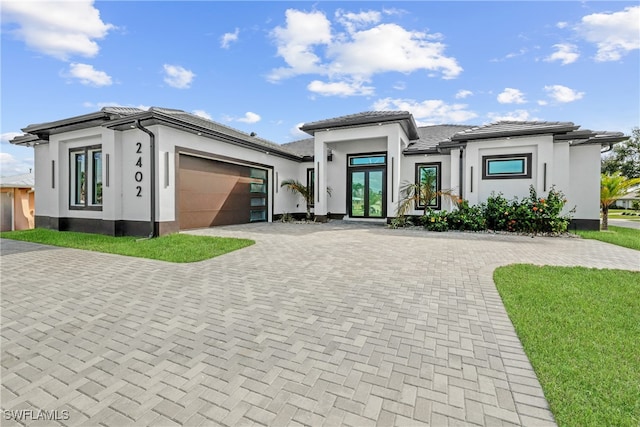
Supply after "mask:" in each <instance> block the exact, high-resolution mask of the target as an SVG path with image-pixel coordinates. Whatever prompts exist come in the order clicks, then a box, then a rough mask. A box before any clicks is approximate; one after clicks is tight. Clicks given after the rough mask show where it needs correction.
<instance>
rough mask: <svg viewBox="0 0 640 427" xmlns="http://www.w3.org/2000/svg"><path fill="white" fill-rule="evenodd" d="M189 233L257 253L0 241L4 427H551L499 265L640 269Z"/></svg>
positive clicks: (469, 242) (331, 239)
mask: <svg viewBox="0 0 640 427" xmlns="http://www.w3.org/2000/svg"><path fill="white" fill-rule="evenodd" d="M196 233H197V234H214V235H224V236H240V237H251V238H254V239H255V240H256V241H257V244H256V245H254V246H252V247H249V248H246V249H242V250H240V251H237V252H233V253H230V254H227V255H224V256H222V257H219V258H215V259H213V260H209V261H204V262H200V263H193V264H183V265H180V264H170V263H164V262H158V261H152V260H142V259H135V258H128V257H122V256H117V255H108V254H100V253H93V252H84V251H79V250H73V249H60V248H52V247H47V246H41V245H34V244H28V243H21V242H14V241H8V240H3V241H2V259H1V273H2V276H1V279H2V325H1V326H2V336H1V339H2V341H1V344H2V372H1V373H2V377H1V383H2V396H1V398H2V400H1V403H0V406H1V408H2V410H3V411H5V412H3V414H2V417H3V419H2V425H3V426H5V425H6V426H9V425H16V424H17V423H16V422H14V421H12V420H9V419H8V418H11V416H9V415H10V413H9V412H7V411H20V410H22V409H24V410H33V411H37V410H47V411H54V410H56V411H58V418H68V419H66V420H64V419H63V420H60V423H61V424H64V425H78V424H84V425H111V426H122V425H131V424H137V425H149V424H151V425H175V424H184V425H225V426H235V425H252V424H259V425H271V426H290V425H310V426H320V425H329V426H338V425H350V426H365V425H376V424H377V425H426V424H431V425H434V426H439V425H447V424H453V425H503V424H507V425H545V424H553V423H554V422H553V417H552V415H551V413H550V412H549V410H548V405H547V402H546V401H545V399H544V396H543V394H542V391H541V389H540V386H539V383H538V380H537V378H536V376H535V374H534V373H533V371H532V369H531V366H530V364H529V362H528V360H527V358H526V356H525V355H524V353H523V351H522V347H521V345H520V342H519V340H518V339H517V337H516V335H515V333H514V330H513V327H512V325H511V322H510V321H509V319H508V317H507V315H506V313H505V311H504V307H503V305H502V303H501V301H500V298H499V296H498V294H497V292H496V289H495V285H494V284H493V281H492V278H491V277H492V272H493V270H494V269H495V267H496V266H499V265H504V264H508V263H513V262H531V263H542V264H558V265H586V266H593V267H615V268H624V269H640V262H639V260H638V255H637V252H635V251H631V250H627V249H624V248H619V247H615V246H611V245H607V244H604V243H601V242H597V241H589V240H580V239H559V238H556V239H553V238H539V237H538V238H533V239H532V238H529V237H519V236H499V235H491V236H489V235H484V234H463V233H460V234H458V233H447V234H437V233H426V232H423V231H419V230H415V231H414V230H389V229H386V228H384V227H381V226H371V225H367V226H362V225H360V224H348V223H341V222H331V223H329V224H323V225H319V224H309V225H304V224H253V225H245V226H232V227H222V228H215V229H208V230H200V231H197V232H196ZM64 411H68V412H64ZM14 413H15V412H14ZM23 414H25V413H24V412H23ZM36 415H37V412H33V413H32V414H31V416H36ZM61 415H62V416H61ZM67 415H68V416H67ZM25 424H28V425H38V424H40V425H52V422H51V421H40V422H36V423H30V422H27V423H25ZM53 424H54V425H55V423H53Z"/></svg>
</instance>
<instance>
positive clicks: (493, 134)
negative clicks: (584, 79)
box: [451, 121, 580, 141]
mask: <svg viewBox="0 0 640 427" xmlns="http://www.w3.org/2000/svg"><path fill="white" fill-rule="evenodd" d="M579 127H580V126H576V125H575V124H573V123H572V122H516V121H501V122H495V123H490V124H487V125H483V126H477V127H473V128H470V129H467V130H464V131H462V132H458V133H457V134H456V135H454V136H453V137H452V138H451V140H452V141H469V140H473V139H485V138H501V137H506V136H520V135H538V134H547V133H552V134H555V133H565V132H571V131H573V130H576V129H578V128H579Z"/></svg>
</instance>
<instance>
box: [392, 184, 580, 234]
mask: <svg viewBox="0 0 640 427" xmlns="http://www.w3.org/2000/svg"><path fill="white" fill-rule="evenodd" d="M566 203H567V199H566V198H565V196H564V194H563V193H562V192H561V191H558V190H556V189H555V188H554V187H551V189H550V190H549V193H548V194H547V197H538V194H537V193H536V191H535V189H534V188H533V186H530V187H529V197H527V198H524V199H522V200H518V198H514V199H512V200H507V199H505V198H504V196H503V195H502V194H501V193H499V194H494V193H492V194H491V196H490V197H489V198H488V199H487V202H486V203H483V204H481V205H478V206H469V202H467V201H466V200H462V199H458V201H457V202H456V205H457V209H456V210H453V211H451V212H444V211H434V210H431V209H428V210H427V211H426V212H425V214H424V215H423V216H421V217H419V218H418V220H417V221H416V222H417V223H418V224H419V225H422V226H423V227H424V228H425V229H427V230H429V231H448V230H468V231H482V230H487V229H489V230H495V231H513V232H525V233H545V232H546V233H562V232H565V231H567V227H568V226H569V222H570V220H571V216H570V215H562V210H563V209H564V205H565V204H566ZM573 212H574V210H572V211H570V212H569V213H570V214H571V213H573ZM400 218H402V219H400ZM396 220H397V221H396ZM407 225H412V223H411V221H410V220H409V218H408V217H399V218H396V219H394V220H393V221H392V223H391V226H392V227H394V228H397V227H403V226H407Z"/></svg>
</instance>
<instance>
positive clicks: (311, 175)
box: [307, 168, 316, 208]
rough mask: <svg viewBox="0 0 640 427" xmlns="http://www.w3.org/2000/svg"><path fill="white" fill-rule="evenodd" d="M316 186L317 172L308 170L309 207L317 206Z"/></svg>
mask: <svg viewBox="0 0 640 427" xmlns="http://www.w3.org/2000/svg"><path fill="white" fill-rule="evenodd" d="M315 184H316V171H315V169H312V168H309V169H307V191H308V192H309V207H310V208H312V207H314V206H315V203H314V202H315V188H316V187H315Z"/></svg>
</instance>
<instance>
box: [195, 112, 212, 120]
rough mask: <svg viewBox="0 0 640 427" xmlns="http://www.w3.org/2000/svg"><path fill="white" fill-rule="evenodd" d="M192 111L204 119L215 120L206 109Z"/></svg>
mask: <svg viewBox="0 0 640 427" xmlns="http://www.w3.org/2000/svg"><path fill="white" fill-rule="evenodd" d="M192 113H193V114H195V115H196V116H198V117H202V118H203V119H207V120H213V119H212V118H211V115H210V114H209V113H207V112H206V111H204V110H193V111H192Z"/></svg>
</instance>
